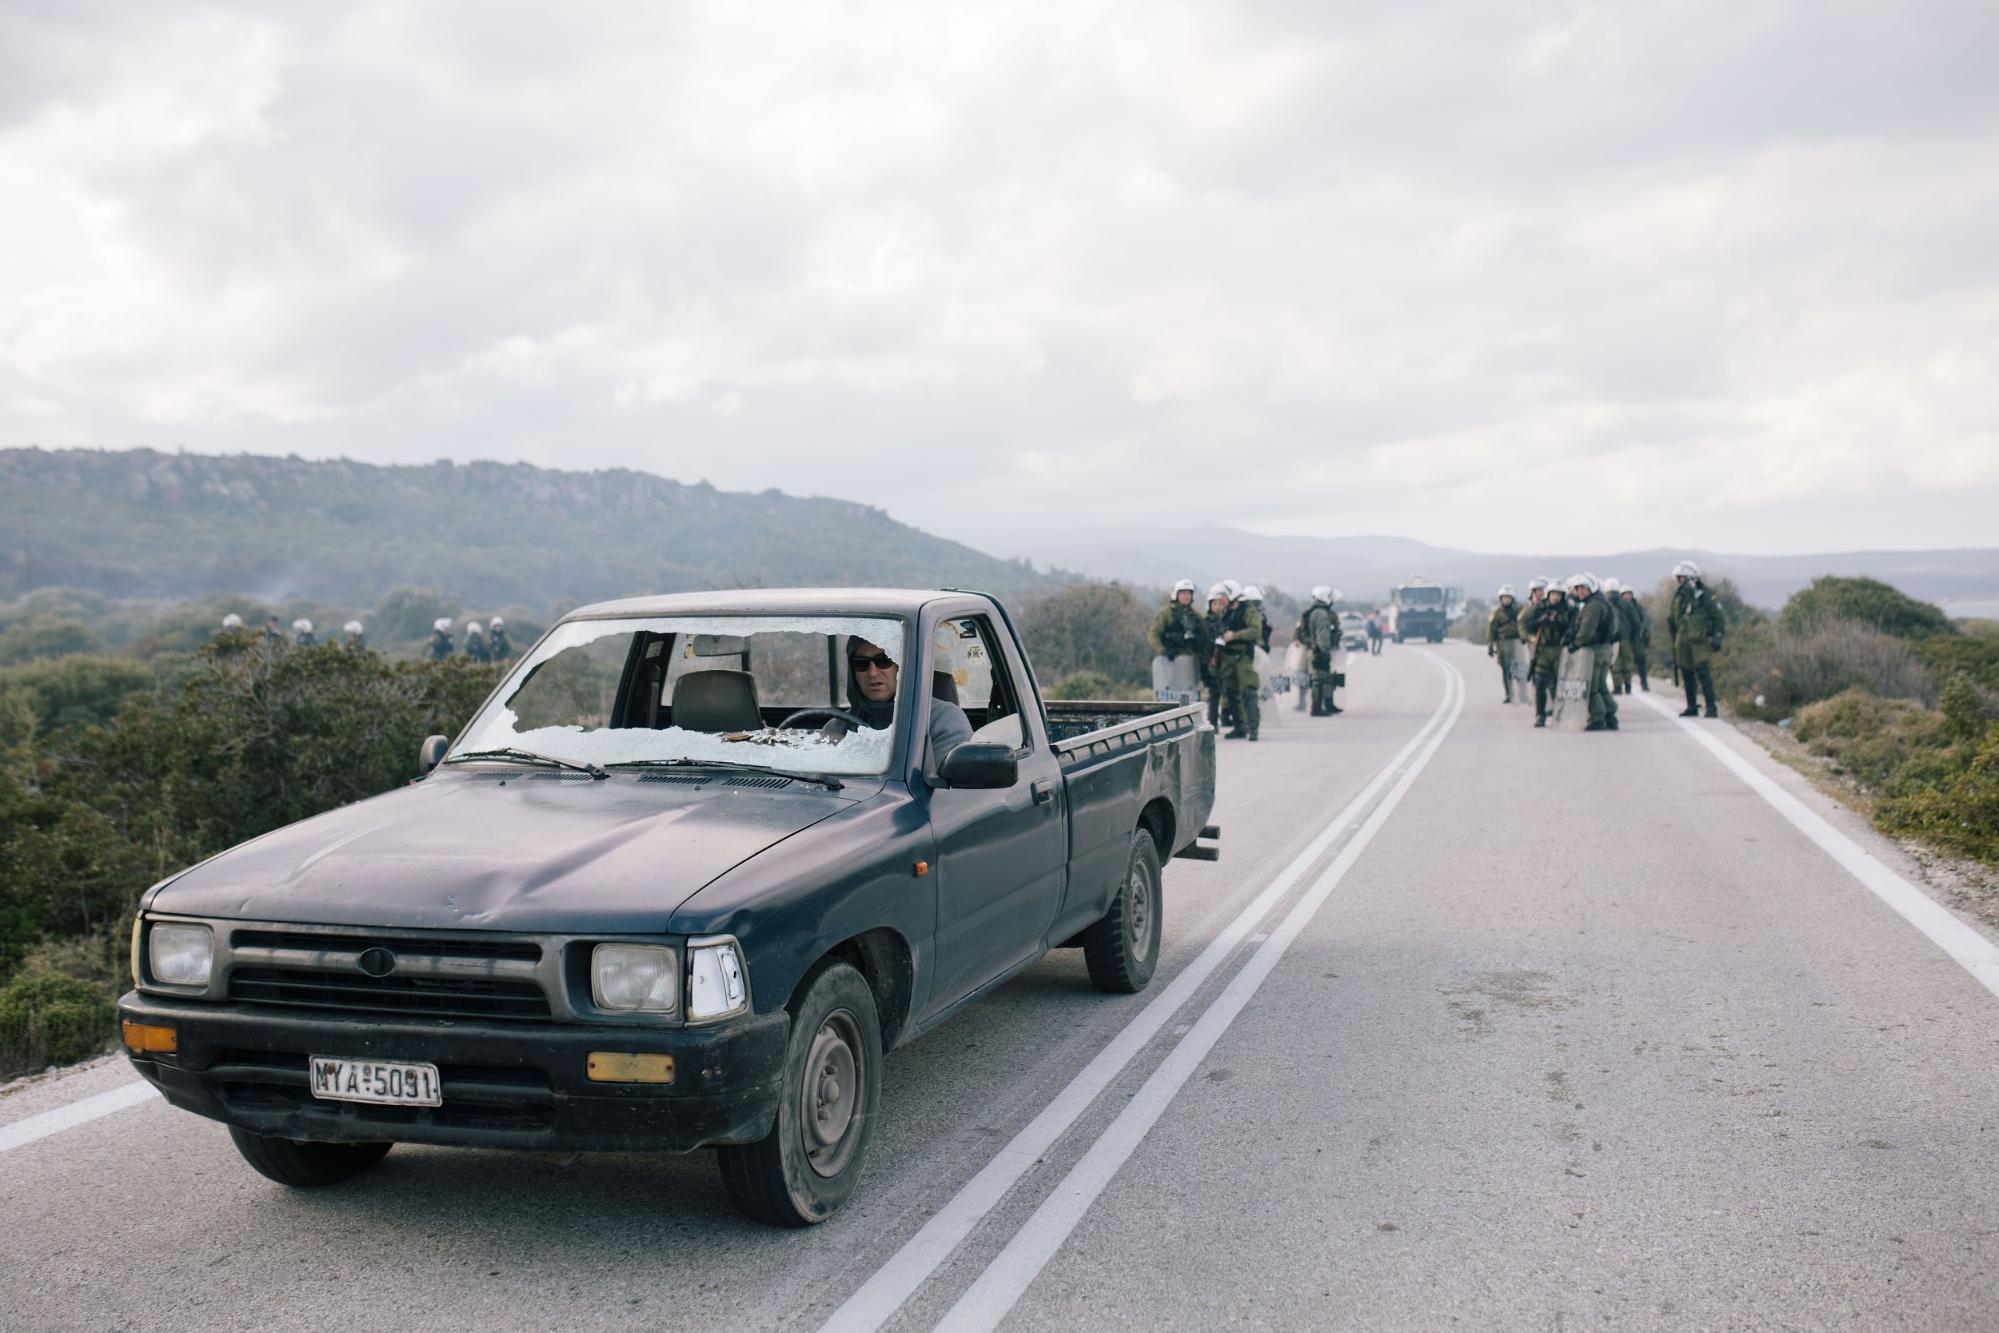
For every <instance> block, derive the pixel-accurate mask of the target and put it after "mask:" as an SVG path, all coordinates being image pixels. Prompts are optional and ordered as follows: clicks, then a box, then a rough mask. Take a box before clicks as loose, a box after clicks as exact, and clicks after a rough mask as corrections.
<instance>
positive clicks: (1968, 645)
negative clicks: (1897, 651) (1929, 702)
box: [1910, 634, 1999, 690]
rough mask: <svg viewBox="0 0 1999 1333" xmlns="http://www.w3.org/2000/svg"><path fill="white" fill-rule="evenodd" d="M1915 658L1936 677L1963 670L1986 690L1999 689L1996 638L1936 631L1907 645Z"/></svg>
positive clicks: (1997, 639) (1944, 677) (1952, 674)
mask: <svg viewBox="0 0 1999 1333" xmlns="http://www.w3.org/2000/svg"><path fill="white" fill-rule="evenodd" d="M1910 646H1911V647H1912V648H1913V649H1914V650H1915V654H1916V659H1917V660H1918V661H1920V662H1921V663H1922V664H1923V666H1924V667H1925V668H1927V669H1928V671H1929V673H1930V675H1932V676H1934V677H1935V678H1936V679H1938V680H1949V679H1950V678H1951V677H1952V676H1954V675H1958V674H1960V673H1961V674H1963V675H1966V676H1969V677H1971V679H1972V682H1973V683H1974V684H1977V685H1979V686H1981V687H1983V688H1985V689H1988V690H1999V638H1986V637H1984V636H1982V635H1971V634H1938V635H1934V636H1932V637H1930V638H1927V639H1921V640H1918V641H1917V642H1916V643H1914V644H1912V645H1910Z"/></svg>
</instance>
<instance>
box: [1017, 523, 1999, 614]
mask: <svg viewBox="0 0 1999 1333" xmlns="http://www.w3.org/2000/svg"><path fill="white" fill-rule="evenodd" d="M1687 557H1691V558H1693V559H1694V560H1697V561H1699V562H1700V563H1701V564H1702V565H1703V566H1704V567H1706V568H1708V569H1710V570H1713V571H1716V572H1719V573H1725V574H1727V575H1728V576H1729V577H1731V578H1733V579H1734V580H1735V582H1736V586H1737V587H1738V588H1740V589H1741V591H1742V594H1743V596H1744V597H1745V598H1746V599H1747V600H1748V601H1750V602H1752V603H1754V604H1755V605H1758V606H1765V607H1777V606H1782V605H1783V604H1784V600H1785V599H1786V598H1788V597H1789V596H1790V595H1791V594H1792V593H1794V592H1796V591H1798V590H1799V589H1800V588H1803V587H1805V586H1806V585H1807V584H1809V583H1810V582H1811V581H1812V580H1813V579H1814V578H1816V577H1818V576H1819V575H1821V574H1842V575H1866V576H1869V577H1872V578H1877V579H1882V580H1884V581H1886V582H1888V583H1892V584H1894V585H1895V586H1896V587H1898V588H1901V589H1903V590H1904V591H1905V592H1908V593H1909V594H1910V595H1912V596H1915V597H1921V598H1924V599H1925V600H1929V601H1938V602H1944V603H1980V602H1989V601H1990V600H1992V599H1995V598H1999V550H1961V551H1839V552H1828V553H1826V554H1823V555H1783V556H1756V555H1734V554H1730V553H1728V552H1724V551H1700V550H1693V551H1678V550H1649V551H1623V552H1614V553H1611V554H1608V555H1606V554H1603V553H1601V552H1598V553H1594V554H1578V553H1576V552H1573V551H1571V552H1567V553H1557V554H1552V555H1551V554H1546V553H1544V554H1540V555H1503V554H1502V555H1494V554H1487V553H1483V552H1476V551H1463V550H1455V549H1452V548H1449V547H1442V546H1431V545H1428V544H1426V543H1424V542H1419V541H1412V540H1410V539H1408V538H1405V537H1266V536H1261V535H1258V534H1256V533H1251V532H1242V531H1239V530H1237V529H1233V528H1221V527H1195V528H1189V529H1186V530H1184V531H1182V532H1177V533H1175V534H1174V535H1173V536H1172V537H1171V538H1170V539H1158V540H1149V539H1145V538H1129V539H1120V538H1119V537H1117V536H1116V535H1114V534H1111V535H1105V534H1089V535H1079V536H1077V537H1076V538H1074V539H1071V540H1069V541H1066V542H1062V543H1059V544H1057V545H1055V546H1054V547H1052V548H1051V549H1050V550H1049V551H1048V552H1047V555H1046V558H1047V559H1049V560H1052V561H1054V562H1056V563H1059V564H1061V565H1064V566H1066V567H1068V568H1072V569H1082V570H1087V571H1088V572H1089V573H1090V574H1091V575H1093V576H1096V577H1101V578H1123V579H1131V580H1135V581H1137V582H1139V583H1145V584H1153V585H1158V584H1165V583H1170V582H1171V581H1172V580H1173V579H1176V578H1179V577H1182V576H1183V575H1187V576H1191V577H1193V578H1196V579H1209V578H1218V577H1221V576H1222V575H1228V576H1231V577H1234V578H1240V579H1265V580H1269V581H1271V582H1274V583H1277V584H1279V585H1280V586H1282V587H1285V588H1288V589H1298V588H1309V587H1311V586H1312V585H1313V584H1315V583H1332V584H1335V585H1337V586H1338V587H1339V588H1340V590H1341V591H1342V592H1344V593H1346V595H1347V596H1349V597H1352V598H1362V599H1367V598H1378V597H1383V596H1385V595H1386V594H1387V591H1388V589H1389V587H1390V586H1391V585H1393V584H1395V583H1397V582H1399V581H1401V580H1402V579H1404V578H1407V577H1408V576H1409V575H1410V574H1412V573H1419V572H1420V573H1423V574H1427V575H1429V576H1430V577H1431V578H1435V579H1439V580H1441V581H1443V582H1445V583H1449V584H1456V585H1458V586H1460V587H1463V588H1465V589H1466V590H1467V591H1469V592H1470V593H1472V594H1473V595H1474V596H1486V595H1489V594H1490V593H1491V591H1492V589H1493V588H1495V587H1497V586H1498V585H1499V584H1501V583H1519V584H1524V583H1525V582H1526V581H1527V580H1528V579H1529V578H1531V577H1533V576H1534V575H1536V574H1546V575H1549V576H1550V577H1552V578H1563V577H1566V576H1567V575H1569V574H1572V573H1574V572H1575V571H1576V570H1578V569H1587V570H1591V571H1592V572H1594V573H1596V574H1598V575H1605V574H1615V575H1617V576H1618V577H1619V578H1622V579H1624V580H1625V581H1626V582H1628V583H1632V584H1634V585H1635V586H1638V587H1650V586H1651V585H1652V584H1654V583H1656V582H1657V581H1658V580H1660V579H1662V578H1665V577H1666V576H1667V574H1669V573H1670V572H1671V571H1672V568H1673V565H1674V564H1675V563H1676V562H1678V561H1679V560H1681V559H1684V558H1687ZM1960 614H1966V613H1964V612H1960Z"/></svg>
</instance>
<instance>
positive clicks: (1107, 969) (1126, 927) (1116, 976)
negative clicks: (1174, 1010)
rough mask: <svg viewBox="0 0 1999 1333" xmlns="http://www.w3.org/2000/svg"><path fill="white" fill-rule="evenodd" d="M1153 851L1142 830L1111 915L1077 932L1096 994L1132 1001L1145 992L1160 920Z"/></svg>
mask: <svg viewBox="0 0 1999 1333" xmlns="http://www.w3.org/2000/svg"><path fill="white" fill-rule="evenodd" d="M1159 887H1160V874H1159V848H1158V846H1157V845H1155V844H1154V843H1153V841H1152V835H1151V834H1150V833H1148V832H1146V831H1145V830H1144V829H1140V830H1139V831H1138V832H1137V833H1134V834H1133V835H1132V838H1131V853H1130V855H1129V856H1128V857H1127V858H1126V860H1125V874H1124V883H1123V884H1122V885H1121V886H1120V887H1119V888H1118V893H1117V897H1115V898H1113V899H1112V900H1111V909H1110V911H1108V912H1105V913H1104V915H1103V917H1102V918H1101V919H1100V920H1099V921H1097V922H1096V924H1094V925H1092V926H1091V927H1089V929H1087V930H1085V931H1084V932H1083V961H1084V962H1085V963H1087V964H1088V965H1089V969H1090V983H1091V984H1092V985H1094V986H1095V987H1096V988H1097V989H1098V990H1100V991H1109V992H1111V993H1112V994H1116V995H1132V994H1135V993H1137V992H1138V991H1142V990H1144V989H1145V986H1146V983H1147V982H1149V981H1151V980H1152V970H1153V969H1154V968H1155V967H1157V966H1158V965H1159V939H1160V934H1161V916H1162V913H1161V911H1160V908H1161V907H1162V903H1161V902H1160V895H1159Z"/></svg>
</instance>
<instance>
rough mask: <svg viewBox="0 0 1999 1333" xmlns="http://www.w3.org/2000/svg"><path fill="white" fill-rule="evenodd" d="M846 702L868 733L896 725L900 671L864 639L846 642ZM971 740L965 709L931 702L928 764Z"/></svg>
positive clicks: (893, 660)
mask: <svg viewBox="0 0 1999 1333" xmlns="http://www.w3.org/2000/svg"><path fill="white" fill-rule="evenodd" d="M847 670H848V672H849V675H848V677H847V702H848V704H849V706H850V707H851V709H852V711H853V713H854V714H855V715H856V716H858V717H859V718H860V719H861V721H863V722H865V723H866V724H867V725H868V727H869V728H870V729H871V730H875V731H880V730H882V729H884V728H886V727H888V726H890V725H892V724H893V723H894V722H895V692H896V688H897V686H898V684H899V683H900V681H901V679H902V670H901V668H900V667H898V666H897V665H896V663H895V659H894V658H892V657H890V656H889V655H888V654H887V653H885V652H883V651H882V650H881V647H880V645H878V644H873V643H869V642H868V641H867V640H866V639H861V638H850V639H848V640H847ZM970 739H972V722H971V719H970V718H968V717H966V716H965V710H964V709H962V708H960V707H958V705H956V704H954V703H952V702H951V701H950V700H948V699H936V698H933V699H932V700H931V701H930V762H931V763H932V764H939V763H942V762H943V761H944V756H945V755H947V754H949V753H951V751H952V749H953V748H955V747H956V746H958V745H961V744H963V743H964V742H966V741H968V740H970Z"/></svg>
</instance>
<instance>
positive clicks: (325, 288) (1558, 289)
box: [0, 0, 1999, 555]
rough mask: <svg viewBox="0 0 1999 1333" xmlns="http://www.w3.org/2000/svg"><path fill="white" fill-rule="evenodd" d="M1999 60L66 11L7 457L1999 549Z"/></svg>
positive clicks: (1343, 16) (1140, 21)
mask: <svg viewBox="0 0 1999 1333" xmlns="http://www.w3.org/2000/svg"><path fill="white" fill-rule="evenodd" d="M1995 57H1999V17H1995V12H1994V11H1993V10H1992V9H1991V7H1990V6H1988V5H1978V4H1970V3H1964V4H1958V3H1934V4H1926V5H1918V6H1916V7H1914V8H1913V9H1912V8H1910V7H1908V6H1845V7H1840V8H1838V9H1837V10H1833V11H1829V10H1827V9H1825V8H1824V7H1822V6H1811V5H1806V4H1804V3H1802V0H1795V2H1793V3H1777V2H1776V0H1759V2H1758V3H1751V4H1742V3H1729V4H1721V3H1707V2H1705V0H1703V2H1701V3H1676V4H1664V5H1656V6H1628V5H1601V4H1587V3H1585V4H1576V5H1563V6H1550V5H1545V4H1539V3H1526V2H1525V0H1521V2H1519V3H1476V4H1474V3H1470V2H1469V0H1466V2H1464V3H1455V2H1451V3H1433V4H1425V5H1420V6H1360V5H1338V4H1333V5H1328V4H1311V5H1305V4H1297V3H1268V4H1252V5H1234V4H1221V3H1170V2H1168V3H1150V4H1135V3H1087V2H1085V3H1077V4H1072V5H1067V6H1063V7H1061V8H1060V9H1059V10H1051V11H1048V12H1045V13H1042V14H1038V15H1031V14H1027V13H1024V12H1021V11H1014V10H1009V9H1003V8H999V7H993V6H982V5H973V4H962V5H958V4H936V5H921V6H914V5H901V6H891V5H877V4H856V5H851V6H843V7H839V8H837V9H835V8H817V7H807V8H805V9H802V10H797V11H789V10H788V11H773V10H770V9H768V8H760V7H755V6H725V5H696V6H686V7H681V6H675V7H652V8H644V7H642V8H639V9H633V8H631V7H627V6H608V5H583V6H564V7H561V8H560V9H559V10H557V9H550V8H548V7H545V6H529V5H525V4H516V5H491V4H481V5H470V4H462V5H456V6H452V5H435V6H424V7H421V8H410V7H406V6H397V5H387V4H362V5H356V6H340V7H332V8H302V9H297V10H290V9H287V10H282V11H280V10H275V9H272V8H270V7H268V6H261V5H222V4H217V5H208V6H186V7H181V6H177V7H173V8H170V9H166V8H161V7H158V6H143V5H122V4H119V5H113V4H106V5H96V6H71V5H34V4H29V5H15V6H10V7H8V9H7V10H6V11H5V13H4V14H0V200H4V201H5V203H6V205H7V206H6V208H5V209H4V211H0V443H6V444H27V443H42V444H47V445H61V444H73V443H87V444H94V445H101V446H105V447H126V446H134V445H167V446H171V445H182V446H185V447H188V448H193V449H204V450H239V449H240V450H252V451H260V452H274V453H284V452H300V453H307V454H335V453H340V454H348V455H352V456H355V457H360V458H366V459H371V460H377V461H387V460H425V459H429V458H432V457H436V456H439V455H451V456H459V457H467V456H478V457H492V458H500V459H507V460H516V459H518V460H526V461H532V462H537V463H542V464H546V465H550V466H564V467H579V466H610V465H622V466H636V467H643V468H648V469H651V470H655V471H659V472H663V473H666V474H669V475H673V476H678V477H682V478H686V479H689V480H693V479H695V478H704V477H705V478H706V479H708V480H710V481H712V482H714V483H715V484H717V485H722V486H731V487H741V488H746V489H762V488H764V487H766V486H773V485H774V486H779V487H782V488H783V489H786V490H790V491H794V492H801V493H824V494H837V495H843V496H849V497H851V498H854V499H859V500H864V501H867V502H869V503H873V504H877V505H881V506H884V507H886V508H887V509H889V510H890V511H891V512H893V513H894V514H896V515H897V516H898V517H900V518H903V519H906V520H908V521H911V522H914V523H917V524H919V525H921V526H924V527H927V528H931V529H933V530H936V531H940V532H945V533H948V534H949V535H952V536H957V537H961V538H964V539H966V540H970V541H973V542H975V543H977V544H980V545H983V546H985V547H987V548H988V549H993V550H995V551H998V552H1000V553H1003V554H1029V555H1032V554H1035V553H1036V551H1037V547H1038V545H1039V544H1040V543H1042V542H1043V541H1044V539H1047V538H1050V537H1051V536H1053V535H1056V534H1060V533H1062V532H1064V531H1065V530H1072V529H1074V528H1075V527H1076V526H1077V525H1091V526H1093V527H1095V528H1097V529H1100V530H1110V529H1114V528H1118V527H1129V528H1134V529H1152V530H1155V531H1156V530H1159V529H1162V528H1163V529H1169V530H1170V529H1171V528H1172V527H1173V526H1175V525H1180V524H1190V523H1223V524H1233V525H1237V526H1246V527H1252V528H1256V529H1258V530H1261V531H1266V532H1284V531H1292V532H1306V533H1312V534H1339V533H1351V532H1363V531H1365V532H1378V531H1399V532H1403V533H1406V534H1408V535H1412V536H1420V537H1426V538H1430V539H1433V540H1438V541H1446V542H1449V543H1452V544H1456V545H1464V546H1472V547H1482V548H1487V549H1507V548H1515V549H1517V548H1519V547H1521V546H1523V545H1532V546H1538V547H1543V548H1547V547H1562V548H1567V549H1587V548H1590V547H1610V546H1630V545H1634V544H1650V543H1655V542H1656V543H1673V542H1682V541H1684V542H1688V543H1698V544H1701V545H1707V546H1717V547H1724V548H1726V547H1735V548H1738V549H1773V546H1772V543H1777V544H1779V545H1781V544H1784V543H1796V544H1800V545H1803V546H1807V547H1826V546H1832V545H1843V546H1858V545H1890V544H1910V545H1935V544H1948V543H1972V542H1976V541H1989V540H1990V538H1989V524H1990V518H1989V516H1990V513H1991V512H1992V509H1993V507H1994V505H1993V502H1994V501H1995V500H1999V408H1996V407H1995V406H1994V405H1993V402H1992V399H1991V396H1990V393H1989V387H1988V386H1989V385H1990V384H1991V383H1992V382H1993V372H1994V369H1995V366H1994V362H1995V360H1999V257H1995V252H1994V250H1993V248H1992V247H1991V245H1990V243H1989V239H1988V237H1987V234H1986V233H1987V232H1988V231H1989V219H1990V218H1991V217H1992V216H1994V214H1995V207H1994V206H1995V204H1999V151H1995V150H1999V81H1994V80H1993V79H1991V78H1990V71H1991V69H1992V68H1993V67H1994V62H1995ZM1530 531H1531V533H1532V534H1533V537H1534V540H1533V541H1531V542H1529V541H1527V540H1525V536H1526V533H1527V532H1530Z"/></svg>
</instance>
